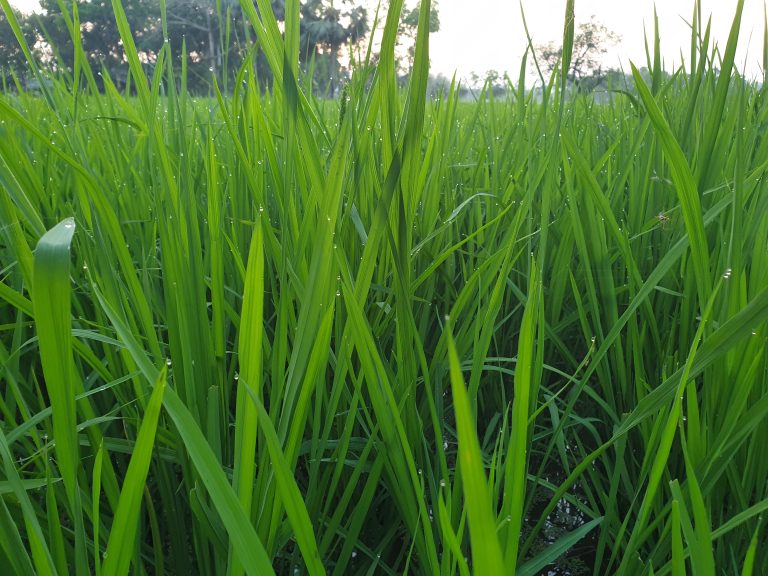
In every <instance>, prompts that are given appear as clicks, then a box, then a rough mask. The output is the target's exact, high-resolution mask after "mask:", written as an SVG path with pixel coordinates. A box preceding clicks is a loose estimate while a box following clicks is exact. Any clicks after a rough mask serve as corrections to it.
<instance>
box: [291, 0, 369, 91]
mask: <svg viewBox="0 0 768 576" xmlns="http://www.w3.org/2000/svg"><path fill="white" fill-rule="evenodd" d="M300 27H301V32H300V36H301V38H300V50H301V54H300V60H301V61H302V62H303V63H305V64H306V63H309V62H313V63H314V66H315V84H316V86H317V88H318V90H320V91H321V92H324V93H327V94H328V95H334V94H335V93H336V90H337V88H338V86H339V80H340V78H341V74H342V68H341V65H340V62H339V57H340V55H341V51H342V48H343V47H345V46H347V47H350V48H351V47H354V46H356V45H357V44H358V43H359V42H360V41H361V40H363V39H364V38H365V37H366V35H367V34H368V31H369V29H370V28H369V24H368V12H367V10H366V9H365V7H363V6H357V5H355V3H354V2H353V1H352V0H336V2H334V0H306V1H305V2H302V4H301V24H300Z"/></svg>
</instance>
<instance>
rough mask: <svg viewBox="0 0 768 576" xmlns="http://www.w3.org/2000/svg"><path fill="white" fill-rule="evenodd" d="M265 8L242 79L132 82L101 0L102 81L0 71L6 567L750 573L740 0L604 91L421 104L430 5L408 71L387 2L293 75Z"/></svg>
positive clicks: (0, 509)
mask: <svg viewBox="0 0 768 576" xmlns="http://www.w3.org/2000/svg"><path fill="white" fill-rule="evenodd" d="M0 3H2V5H3V9H4V10H5V11H6V13H7V14H8V15H9V18H11V16H12V15H11V13H10V10H9V6H8V4H7V2H6V0H0ZM257 4H258V11H257V9H256V7H254V6H253V4H249V3H247V2H246V3H244V4H243V7H244V9H245V10H246V13H247V16H248V17H249V19H250V22H251V25H252V28H253V30H254V31H255V34H256V37H257V38H258V41H259V45H260V46H261V48H262V49H263V50H264V52H265V56H266V58H267V60H268V61H269V62H270V65H271V66H272V70H273V73H274V77H275V82H274V89H273V92H271V93H264V92H262V90H261V89H260V87H259V86H258V85H257V83H256V81H255V75H254V73H253V69H252V66H251V64H250V63H246V64H245V65H244V66H243V68H242V69H241V70H240V71H239V74H238V81H237V83H236V86H235V88H234V92H233V93H232V94H222V93H221V92H219V91H217V92H216V94H215V95H214V97H212V98H210V99H202V98H194V97H192V96H191V95H190V94H189V93H188V92H187V91H186V83H185V70H184V67H183V66H182V67H181V69H177V67H176V66H175V65H174V64H173V63H172V62H171V59H170V57H169V55H170V48H168V47H164V48H162V49H161V50H160V52H159V54H158V63H157V66H156V67H155V69H154V73H153V75H152V77H150V78H147V77H145V75H144V72H143V69H142V65H141V62H140V61H139V57H138V54H137V53H136V51H135V49H134V48H133V47H132V42H131V38H130V33H131V32H130V29H129V28H128V24H127V21H126V19H125V15H124V13H123V11H122V7H121V5H120V2H119V0H115V1H114V9H115V16H116V18H117V22H118V25H119V27H120V30H121V34H122V36H123V45H124V46H125V47H126V54H127V57H128V62H129V65H130V67H131V71H132V74H131V77H130V81H129V85H128V87H127V88H126V90H125V91H123V92H120V91H118V90H117V89H116V88H115V87H114V86H113V85H112V84H111V83H110V81H109V78H106V77H105V78H104V79H103V82H104V85H105V87H106V88H105V90H106V91H105V93H103V94H100V93H99V92H98V90H97V84H96V83H95V80H94V72H93V71H91V69H90V68H89V66H88V63H87V59H86V58H85V57H84V54H82V53H80V54H76V62H77V65H76V69H77V70H76V71H74V75H73V74H72V73H61V74H58V75H54V76H53V77H52V79H51V83H50V84H49V83H47V82H41V86H42V90H43V91H42V93H41V94H29V93H24V92H20V93H10V92H9V93H7V94H4V95H0V224H1V225H0V262H1V264H0V366H1V367H0V382H1V383H2V384H0V414H2V419H1V420H0V567H2V570H0V571H2V573H4V574H5V573H10V574H70V573H73V574H74V573H76V574H87V573H92V574H93V573H95V574H105V575H107V574H127V573H128V572H129V571H130V572H131V573H135V574H232V575H239V574H258V575H263V574H270V573H277V574H293V573H301V574H304V573H307V574H323V573H330V574H339V575H341V574H359V575H367V574H435V575H437V574H440V575H453V574H459V575H462V576H463V575H467V574H471V573H476V574H518V575H535V574H538V573H541V572H542V571H545V573H546V571H548V570H559V572H558V573H560V574H579V573H581V574H589V573H592V574H627V575H633V574H648V575H650V574H662V575H663V574H672V575H681V574H687V573H691V574H697V575H707V574H712V575H714V574H738V573H741V574H745V575H746V574H756V575H757V574H765V573H768V554H767V553H766V550H768V545H766V538H767V536H766V529H765V527H763V526H762V524H761V518H762V515H763V513H764V512H765V511H766V510H768V483H767V482H766V478H768V448H767V447H766V442H765V439H766V438H767V437H768V361H767V360H766V335H768V189H766V182H767V181H768V180H767V179H766V170H768V139H766V138H765V137H764V136H765V131H766V126H768V91H767V90H768V89H766V88H765V87H764V86H761V85H756V84H754V83H751V82H749V81H747V80H745V79H744V78H742V77H741V76H739V74H738V72H737V70H736V69H735V68H734V67H733V62H734V53H735V49H736V38H737V37H738V31H739V26H740V18H741V9H742V6H743V1H740V2H739V3H738V5H737V11H736V16H735V18H734V24H733V29H732V32H731V36H730V38H729V40H728V42H727V45H726V46H725V47H724V48H722V47H721V48H715V47H712V46H710V45H709V27H708V26H707V27H706V28H705V29H702V27H701V18H700V9H699V6H698V5H697V7H696V12H695V14H694V18H693V19H692V22H693V23H694V24H693V26H692V36H691V55H692V61H691V66H690V68H689V69H686V68H685V67H681V68H679V69H678V70H676V71H674V73H672V74H671V75H664V74H662V70H661V63H660V59H659V56H658V54H659V50H658V33H656V35H655V38H654V44H655V45H654V50H653V51H652V52H653V54H655V56H651V55H650V54H651V51H650V50H649V62H648V63H647V66H648V68H649V73H650V78H651V83H650V85H646V83H645V82H644V80H643V77H642V75H641V74H640V72H639V71H638V70H636V69H634V68H633V73H634V79H635V87H634V89H633V90H632V91H626V92H615V93H612V94H611V95H610V98H608V99H607V102H605V103H602V104H598V103H596V101H595V99H594V98H593V97H592V96H590V95H585V94H578V93H571V92H570V91H569V90H567V89H566V88H567V87H566V85H565V77H566V75H565V74H564V73H563V74H560V75H555V76H553V78H552V79H551V80H550V82H549V83H548V84H547V85H546V86H544V87H543V88H542V89H540V90H538V91H527V90H526V89H525V86H524V79H525V70H526V66H527V64H526V62H523V63H522V65H521V74H520V81H519V83H518V85H517V86H510V90H511V91H512V95H511V97H510V98H507V99H503V100H495V99H494V97H493V93H492V91H490V90H488V91H483V92H482V93H481V94H480V97H479V98H478V100H477V101H476V102H473V103H465V102H459V99H458V90H457V89H455V88H456V87H455V86H454V89H452V90H451V92H450V93H448V94H447V95H446V96H445V97H442V98H440V99H438V100H435V101H428V100H427V99H426V98H425V96H424V95H425V93H426V86H427V76H428V62H429V46H428V35H427V34H426V30H427V29H428V25H429V1H428V0H427V1H426V2H424V3H423V5H422V11H421V21H420V25H419V35H418V41H417V45H416V53H415V63H414V68H413V72H412V75H411V79H410V84H409V87H408V90H407V92H406V93H405V94H403V93H401V92H400V91H399V89H398V87H397V83H396V77H395V62H394V49H395V40H396V38H395V34H396V31H397V24H398V19H399V12H400V9H401V8H402V0H400V1H393V2H391V3H390V6H389V12H388V14H387V22H386V26H385V28H384V32H383V36H382V38H381V45H382V49H381V54H380V56H379V59H378V63H377V66H376V67H375V68H374V67H371V66H368V64H367V63H368V62H369V61H370V60H368V59H366V61H365V62H363V63H361V64H360V65H359V66H358V67H357V69H356V71H355V74H354V75H353V77H352V80H351V82H350V84H349V86H348V87H347V88H346V90H345V92H344V95H343V97H342V98H341V99H340V100H338V101H331V102H329V101H320V100H318V99H316V98H315V97H314V96H313V95H312V94H311V93H308V92H306V91H305V90H304V87H303V84H302V78H301V73H300V71H299V68H298V64H297V63H298V56H297V54H298V52H297V51H298V21H297V18H298V10H297V8H298V2H297V1H295V0H294V1H293V2H288V3H287V14H288V21H287V22H286V26H285V34H284V35H283V34H281V32H280V30H279V29H278V27H277V24H276V21H275V20H274V17H273V16H272V13H271V8H270V3H269V2H267V1H266V0H258V2H257ZM573 9H574V6H573V2H572V1H569V2H568V3H567V6H566V25H565V27H564V39H565V50H564V61H565V62H566V63H567V62H568V60H569V58H570V55H569V48H570V46H569V44H570V42H569V39H571V40H570V41H571V42H572V36H573V24H572V22H573ZM76 17H77V15H76V14H74V15H73V18H75V26H74V28H73V29H78V28H79V27H78V26H77V21H76ZM75 44H76V50H77V43H75ZM766 53H767V54H768V52H766ZM30 61H31V56H30ZM31 66H33V67H34V72H35V73H37V74H39V75H40V74H41V72H40V70H39V69H38V68H37V67H36V64H35V63H34V62H32V61H31ZM539 96H540V98H539Z"/></svg>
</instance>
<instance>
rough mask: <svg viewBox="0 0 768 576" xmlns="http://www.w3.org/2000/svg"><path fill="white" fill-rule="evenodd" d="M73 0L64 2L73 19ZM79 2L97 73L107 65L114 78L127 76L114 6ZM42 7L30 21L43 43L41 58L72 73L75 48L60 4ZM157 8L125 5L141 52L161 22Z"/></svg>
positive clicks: (135, 1) (148, 0) (44, 2)
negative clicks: (157, 21)
mask: <svg viewBox="0 0 768 576" xmlns="http://www.w3.org/2000/svg"><path fill="white" fill-rule="evenodd" d="M72 1H73V0H63V2H62V3H61V5H63V6H64V8H65V9H66V10H67V12H68V13H69V15H70V16H71V14H72ZM76 1H77V10H78V16H79V19H80V38H81V43H82V47H83V51H84V52H85V55H86V57H87V58H88V61H89V62H90V64H91V66H92V67H93V68H94V69H95V70H99V69H100V68H101V67H102V66H104V67H105V68H106V69H107V70H108V71H109V73H110V75H111V76H112V77H113V78H116V79H119V78H122V77H124V76H125V74H126V71H127V63H126V59H125V57H124V52H123V45H122V42H121V40H120V33H119V32H118V30H117V24H116V23H115V15H114V12H113V10H112V4H111V3H110V2H106V1H96V0H93V1H91V0H76ZM40 6H41V8H42V9H43V13H42V14H39V15H35V16H33V17H32V18H31V19H30V21H31V22H33V24H34V26H35V33H36V35H37V36H38V38H39V39H41V40H43V42H40V43H38V44H37V54H38V57H39V58H40V59H41V60H43V61H44V62H48V63H49V64H50V65H51V66H52V67H53V68H61V67H64V68H66V69H68V70H71V69H72V67H73V65H74V45H73V43H72V36H71V34H70V31H69V29H68V28H67V25H66V20H65V17H64V14H63V12H62V10H61V6H60V4H59V1H58V0H41V1H40ZM156 6H157V4H156V2H155V1H154V0H132V1H131V2H125V3H124V9H125V13H126V17H127V18H128V23H129V25H130V27H131V30H132V32H133V34H134V38H135V42H136V45H137V48H138V49H139V50H140V51H143V50H144V49H145V47H146V41H147V40H148V39H150V38H151V37H152V34H153V30H154V25H155V21H156V19H157V13H156V10H157V7H156Z"/></svg>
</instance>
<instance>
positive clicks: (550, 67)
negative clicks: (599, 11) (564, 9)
mask: <svg viewBox="0 0 768 576" xmlns="http://www.w3.org/2000/svg"><path fill="white" fill-rule="evenodd" d="M619 40H621V36H619V35H618V34H616V33H615V32H612V31H611V30H609V29H608V28H607V27H606V26H605V25H604V24H601V23H600V22H598V21H597V19H596V18H595V16H592V18H590V20H589V22H584V23H582V24H580V25H579V27H578V31H577V32H576V34H575V35H574V38H573V56H572V58H571V69H570V70H569V71H568V80H570V81H571V82H573V83H575V84H576V85H577V86H580V87H582V88H585V87H587V84H591V85H593V86H594V85H597V84H600V83H601V81H602V79H603V78H604V73H603V68H602V57H603V56H604V55H605V54H606V53H607V52H608V50H609V49H610V48H611V47H612V46H614V45H615V44H616V43H618V42H619ZM536 52H537V54H538V58H539V62H541V63H543V64H544V68H545V69H546V71H547V72H548V73H550V74H551V73H552V72H553V71H554V70H555V69H556V68H557V67H558V66H559V65H560V62H561V61H562V57H563V47H562V46H558V45H557V44H555V43H553V42H550V43H548V44H542V45H539V46H537V47H536ZM587 78H590V82H588V83H585V82H584V80H585V79H587Z"/></svg>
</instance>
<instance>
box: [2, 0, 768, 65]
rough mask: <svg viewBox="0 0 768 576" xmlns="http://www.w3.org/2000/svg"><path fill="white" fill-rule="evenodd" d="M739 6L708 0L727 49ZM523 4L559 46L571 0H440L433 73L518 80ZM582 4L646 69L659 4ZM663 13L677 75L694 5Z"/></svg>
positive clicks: (753, 4) (755, 48) (745, 59)
mask: <svg viewBox="0 0 768 576" xmlns="http://www.w3.org/2000/svg"><path fill="white" fill-rule="evenodd" d="M371 1H372V0H368V3H370V2H371ZM406 1H407V2H408V0H406ZM433 1H434V0H433ZM413 2H414V0H410V2H409V3H410V4H413ZM11 3H12V4H15V5H16V6H17V7H19V8H21V9H23V10H31V9H33V8H34V7H35V6H36V5H37V2H36V0H11ZM736 4H737V0H702V14H703V15H704V17H705V19H706V17H707V16H709V15H711V16H712V37H713V39H714V40H715V41H716V42H717V43H718V44H719V45H720V46H722V47H723V49H724V48H725V44H726V41H727V39H728V32H729V30H730V26H731V23H732V21H733V15H734V13H735V9H736ZM521 5H522V9H523V10H524V11H525V18H526V21H527V22H528V29H529V31H530V33H531V36H532V38H533V43H534V45H536V44H545V43H547V42H557V43H559V42H560V40H561V38H562V29H563V18H564V11H565V0H438V6H439V10H440V31H439V32H437V33H435V34H433V35H432V37H431V39H430V57H431V66H432V71H433V73H442V74H444V75H446V76H449V77H450V76H451V75H453V73H454V72H456V73H457V75H458V77H459V78H469V77H470V76H471V74H472V72H475V73H477V74H478V75H480V76H484V73H485V72H486V71H488V70H496V71H498V72H500V73H504V72H507V73H509V74H510V76H512V77H513V78H516V77H517V75H518V74H519V69H520V61H521V58H522V56H523V52H524V51H525V48H526V45H527V41H526V37H525V30H524V28H523V19H522V17H521ZM575 6H576V25H577V26H578V24H579V23H581V22H586V21H589V19H590V18H591V17H592V16H593V15H594V16H595V17H596V19H597V20H598V21H599V22H601V23H602V24H604V25H605V26H606V27H607V28H609V29H610V30H612V31H614V32H616V33H617V34H619V35H620V36H621V42H620V43H619V44H618V45H617V46H615V47H614V48H613V49H612V50H611V53H610V54H609V55H608V56H607V57H606V59H605V61H604V66H605V67H613V68H618V67H623V68H624V69H625V70H627V71H629V61H630V60H632V61H633V62H635V64H636V65H637V66H638V67H641V66H643V65H644V64H645V62H646V59H645V40H644V38H645V36H644V34H645V32H644V26H645V28H646V29H647V30H648V34H649V38H651V37H652V35H653V9H654V1H653V0H633V1H631V2H630V1H622V0H575ZM656 9H657V12H658V15H659V26H660V31H661V49H662V56H663V58H664V61H665V68H666V69H667V70H672V69H675V68H676V67H677V66H678V65H679V64H680V61H681V50H682V51H683V54H684V55H685V56H684V57H685V58H686V59H688V57H689V56H688V54H689V52H690V49H689V46H690V29H689V27H688V24H686V21H690V18H691V16H692V14H693V0H658V1H657V2H656ZM763 22H764V16H763V2H762V0H746V1H745V6H744V16H743V20H742V27H741V36H740V40H739V50H738V52H737V59H736V62H737V65H738V66H739V67H740V69H742V70H743V71H744V72H745V73H746V74H747V76H748V77H750V78H758V77H762V71H761V68H760V66H761V64H760V62H761V54H762V42H763Z"/></svg>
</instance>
